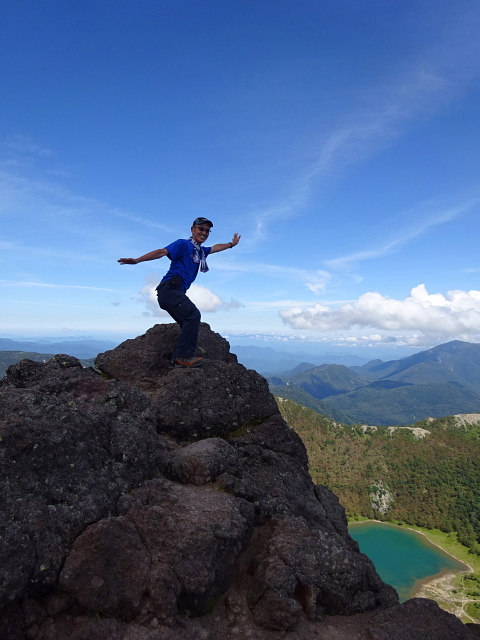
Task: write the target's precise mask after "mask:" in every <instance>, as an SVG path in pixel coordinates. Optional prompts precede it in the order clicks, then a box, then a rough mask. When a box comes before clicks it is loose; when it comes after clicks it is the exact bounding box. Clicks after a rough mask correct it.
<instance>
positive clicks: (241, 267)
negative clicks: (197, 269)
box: [215, 259, 331, 293]
mask: <svg viewBox="0 0 480 640" xmlns="http://www.w3.org/2000/svg"><path fill="white" fill-rule="evenodd" d="M215 266H216V267H218V268H219V269H221V270H222V271H237V272H241V273H261V274H262V275H269V276H273V277H278V278H279V279H281V280H289V281H291V282H297V283H298V282H299V283H301V284H302V285H304V286H305V287H307V288H308V289H310V291H312V292H313V293H321V292H322V291H325V288H326V286H327V283H328V282H329V280H330V278H331V274H330V273H329V272H328V271H323V270H321V269H316V270H312V271H309V270H307V269H299V268H296V267H288V266H284V265H276V264H265V263H262V262H248V261H245V262H233V261H231V260H225V261H223V260H221V259H219V260H218V261H216V264H215Z"/></svg>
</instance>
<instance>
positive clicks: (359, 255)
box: [325, 197, 480, 269]
mask: <svg viewBox="0 0 480 640" xmlns="http://www.w3.org/2000/svg"><path fill="white" fill-rule="evenodd" d="M479 204H480V197H476V198H469V199H467V200H466V201H464V202H461V203H458V204H456V205H454V206H451V207H448V208H445V209H441V210H439V211H436V212H435V213H431V214H428V215H426V214H425V210H424V207H418V209H417V210H416V212H413V211H410V212H408V213H409V214H412V213H417V214H418V216H417V217H420V218H422V217H423V216H426V217H424V219H420V220H419V221H417V222H415V223H414V224H412V225H409V226H406V227H405V228H403V229H399V230H398V231H397V233H396V234H395V236H394V237H393V238H391V239H390V240H387V241H386V242H384V243H382V244H380V246H378V247H373V248H371V249H365V250H362V251H355V252H354V253H351V254H348V255H346V256H342V257H341V258H335V259H333V260H327V261H325V264H326V265H327V266H328V268H329V269H348V268H351V267H353V266H354V265H356V264H358V263H359V262H362V261H363V260H371V259H372V258H380V257H382V256H385V255H389V254H391V253H394V252H395V251H398V250H399V249H400V248H401V247H402V246H403V245H405V244H407V243H409V242H412V241H413V240H415V239H416V238H418V237H419V236H421V235H423V234H425V233H427V232H428V231H429V230H430V229H432V228H433V227H437V226H439V225H442V224H445V223H447V222H450V221H451V220H454V219H455V218H458V217H459V216H461V215H463V214H464V213H467V212H468V211H470V210H472V209H474V208H475V207H477V206H478V205H479ZM399 217H403V216H399ZM409 217H410V215H409Z"/></svg>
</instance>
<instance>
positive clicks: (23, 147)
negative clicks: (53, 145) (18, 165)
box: [3, 134, 55, 158]
mask: <svg viewBox="0 0 480 640" xmlns="http://www.w3.org/2000/svg"><path fill="white" fill-rule="evenodd" d="M3 146H4V147H6V148H7V149H9V150H10V151H13V152H15V153H18V154H22V155H23V154H27V155H34V156H41V157H43V158H51V157H52V156H54V155H55V153H54V152H53V151H52V150H51V149H47V148H46V147H41V146H40V145H38V144H35V143H34V142H33V141H32V140H31V138H30V137H28V136H25V135H20V134H19V135H16V136H14V137H12V138H9V139H8V140H7V141H6V142H5V143H4V145H3Z"/></svg>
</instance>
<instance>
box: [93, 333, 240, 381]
mask: <svg viewBox="0 0 480 640" xmlns="http://www.w3.org/2000/svg"><path fill="white" fill-rule="evenodd" d="M179 333H180V327H179V325H178V324H176V323H174V324H156V325H155V326H153V327H152V328H151V329H149V330H148V331H147V332H146V333H145V334H143V335H141V336H138V337H137V338H134V339H132V340H125V342H122V344H120V345H119V346H118V347H116V348H115V349H112V350H111V351H105V353H100V354H99V355H98V356H97V358H96V360H95V365H96V367H97V368H98V369H100V371H102V372H103V373H104V374H106V375H107V376H110V377H112V378H115V379H116V380H124V381H125V382H131V383H133V384H135V385H137V386H140V387H146V388H152V385H154V384H155V382H154V381H155V380H156V379H157V378H159V377H162V376H164V375H167V373H168V372H169V371H170V370H171V368H172V366H171V360H172V354H173V351H174V349H175V345H176V342H177V339H178V335H179ZM197 353H198V355H199V356H202V357H204V358H208V359H209V360H215V361H220V362H231V363H236V362H237V356H236V355H234V354H233V353H230V345H229V344H228V342H227V341H226V340H225V338H222V336H221V335H220V334H218V333H215V332H214V331H212V330H211V329H210V327H209V325H208V324H206V323H205V322H202V323H201V324H200V331H199V334H198V346H197Z"/></svg>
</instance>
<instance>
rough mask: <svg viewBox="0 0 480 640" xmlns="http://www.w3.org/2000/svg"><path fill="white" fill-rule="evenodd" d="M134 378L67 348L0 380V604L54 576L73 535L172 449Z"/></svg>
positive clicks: (111, 506)
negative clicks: (110, 373)
mask: <svg viewBox="0 0 480 640" xmlns="http://www.w3.org/2000/svg"><path fill="white" fill-rule="evenodd" d="M148 409H149V400H148V398H147V397H146V396H145V395H144V394H143V393H141V392H140V391H139V390H138V389H136V388H135V387H131V386H128V385H125V384H123V383H117V382H114V381H107V380H105V379H103V378H102V377H101V376H100V375H98V374H96V373H94V372H93V371H92V370H89V369H83V368H82V367H81V365H80V363H79V362H78V360H76V359H75V358H72V357H71V356H56V357H55V358H52V360H51V361H49V362H48V363H46V364H44V363H38V362H32V361H22V362H19V363H18V364H15V365H12V366H11V367H9V369H8V373H7V376H6V378H4V379H3V380H2V381H1V383H0V532H1V535H2V545H1V546H0V578H1V579H0V605H1V604H5V603H7V602H9V601H12V600H15V599H16V598H17V597H18V596H19V595H20V594H22V593H24V592H27V593H32V594H41V593H43V592H44V590H45V589H47V588H51V587H52V586H53V585H55V583H56V581H57V578H58V574H59V570H60V568H61V566H62V564H63V561H64V559H65V556H66V554H67V552H68V550H69V548H70V546H71V544H72V543H73V541H74V539H75V537H76V536H77V535H78V534H79V533H80V532H81V531H83V529H85V527H86V526H88V525H89V524H91V523H93V522H96V521H98V520H99V519H101V518H103V517H105V516H107V515H109V514H111V513H113V512H114V509H115V504H116V501H117V499H118V498H119V496H120V495H121V494H122V493H123V492H126V491H130V490H131V489H133V488H134V487H136V486H138V485H139V484H141V483H142V482H143V481H144V480H146V479H147V478H149V477H152V475H155V474H156V473H158V470H159V469H160V468H162V467H163V464H164V462H165V461H166V459H167V458H168V455H169V452H170V451H171V450H172V449H173V447H172V445H171V444H169V443H168V441H167V440H165V438H163V437H162V436H159V435H158V434H157V432H156V430H155V427H154V425H153V422H152V419H151V417H150V416H149V414H148Z"/></svg>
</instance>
